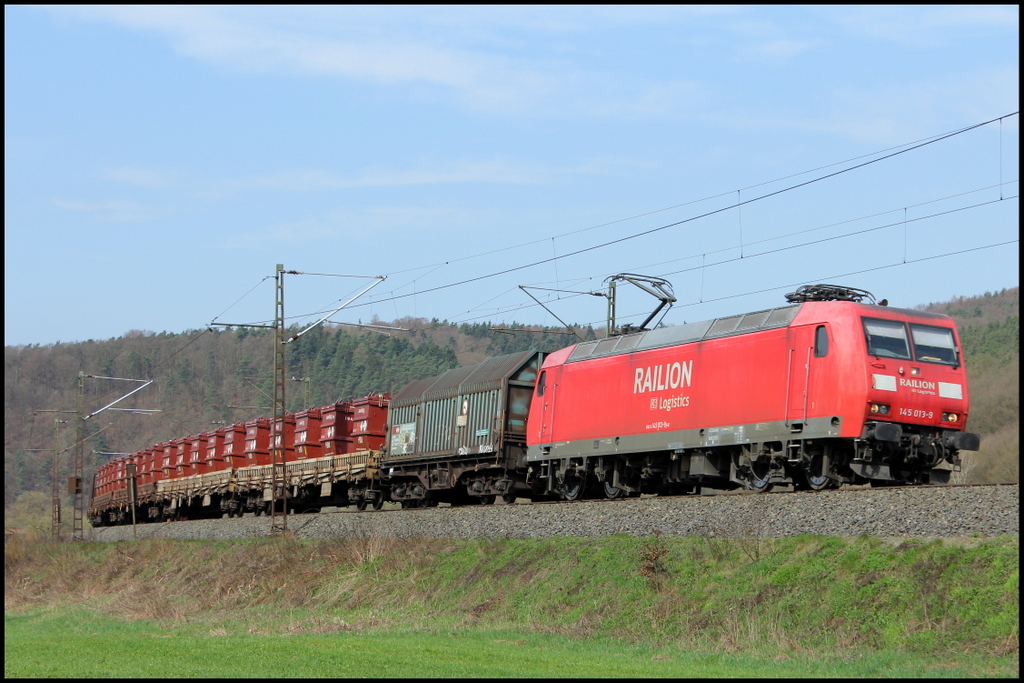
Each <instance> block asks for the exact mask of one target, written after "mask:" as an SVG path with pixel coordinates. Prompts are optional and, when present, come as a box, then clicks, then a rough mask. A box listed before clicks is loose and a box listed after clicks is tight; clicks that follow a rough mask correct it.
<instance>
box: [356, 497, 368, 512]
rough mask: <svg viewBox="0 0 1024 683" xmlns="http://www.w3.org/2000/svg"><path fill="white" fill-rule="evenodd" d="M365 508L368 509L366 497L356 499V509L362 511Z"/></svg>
mask: <svg viewBox="0 0 1024 683" xmlns="http://www.w3.org/2000/svg"><path fill="white" fill-rule="evenodd" d="M365 509H366V498H358V499H356V510H359V511H360V512H362V511H363V510H365Z"/></svg>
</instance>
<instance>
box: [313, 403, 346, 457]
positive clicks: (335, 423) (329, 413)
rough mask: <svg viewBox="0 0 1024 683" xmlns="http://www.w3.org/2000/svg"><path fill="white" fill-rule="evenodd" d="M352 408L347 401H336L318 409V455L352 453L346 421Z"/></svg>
mask: <svg viewBox="0 0 1024 683" xmlns="http://www.w3.org/2000/svg"><path fill="white" fill-rule="evenodd" d="M351 411H352V406H351V404H350V403H348V402H347V401H338V402H337V403H335V404H333V405H329V406H326V407H324V408H321V409H320V443H321V444H323V448H322V449H321V451H320V455H342V454H344V453H351V452H352V450H353V449H352V435H351V434H350V433H349V431H348V430H349V429H350V427H351V425H352V423H351V422H350V421H349V420H348V417H349V415H350V414H351Z"/></svg>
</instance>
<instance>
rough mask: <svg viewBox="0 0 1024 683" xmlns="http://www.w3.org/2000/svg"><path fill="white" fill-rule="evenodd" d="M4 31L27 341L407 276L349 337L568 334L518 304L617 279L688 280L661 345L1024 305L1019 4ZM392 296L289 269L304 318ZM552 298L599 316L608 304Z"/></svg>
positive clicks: (94, 12)
mask: <svg viewBox="0 0 1024 683" xmlns="http://www.w3.org/2000/svg"><path fill="white" fill-rule="evenodd" d="M4 19H5V21H4V31H5V33H4V57H5V59H4V68H5V71H4V95H5V97H4V114H5V116H4V147H5V156H4V164H5V174H4V220H5V230H4V244H5V257H4V265H5V268H4V277H5V296H4V302H5V315H4V322H5V337H4V339H5V344H8V345H11V344H27V343H42V344H47V343H53V342H55V341H58V340H60V341H78V340H84V339H90V338H94V339H105V338H109V337H115V336H119V335H121V334H124V333H125V332H127V331H129V330H133V329H142V330H153V331H162V330H167V331H175V332H178V331H183V330H186V329H200V328H203V327H204V326H205V325H206V324H207V323H208V322H209V321H210V320H212V319H214V318H215V317H216V316H218V315H221V314H223V316H222V317H221V318H219V320H221V321H224V322H256V321H260V320H266V319H267V318H269V317H271V316H272V315H273V291H272V288H271V286H270V285H271V283H270V281H266V282H263V284H262V285H259V286H257V284H258V283H259V282H260V281H261V279H263V278H264V277H265V276H268V275H272V274H273V271H274V266H275V264H277V263H283V264H284V265H285V267H286V268H288V269H295V270H299V271H304V272H311V273H341V274H355V275H367V276H370V275H387V276H388V278H387V280H386V281H384V282H383V283H382V284H380V285H379V286H377V287H376V288H375V289H373V290H372V291H371V294H372V296H369V295H368V296H366V297H364V298H362V299H360V300H359V301H358V302H357V303H358V304H360V305H358V306H355V307H352V308H351V309H350V310H347V311H343V312H341V313H339V314H338V315H337V316H336V317H335V318H334V319H335V320H338V321H347V322H357V321H360V320H361V321H362V322H368V321H370V320H371V319H373V318H374V317H377V318H379V319H381V320H393V319H395V318H398V317H402V316H416V317H424V318H433V317H437V318H442V319H445V318H446V319H448V320H452V321H469V322H480V321H491V322H494V323H496V324H497V323H502V322H510V321H512V320H517V321H519V322H526V323H536V324H558V323H557V321H556V320H555V318H554V317H552V316H551V315H550V314H549V313H547V312H545V311H544V310H543V309H541V308H539V307H537V306H531V304H532V303H533V302H532V300H531V299H530V298H529V297H527V296H526V295H525V294H523V292H521V291H520V290H519V289H518V285H532V286H537V287H546V288H552V289H565V290H571V291H573V292H585V291H591V290H595V289H601V288H602V287H603V285H602V281H603V280H604V278H605V277H607V276H608V275H611V274H614V273H617V272H623V271H626V272H638V273H643V274H648V275H656V276H664V277H666V278H667V279H669V280H670V281H671V282H672V283H673V284H674V286H675V292H676V295H677V297H678V299H679V302H678V304H677V305H676V306H675V307H674V308H673V309H672V311H671V312H670V313H669V314H668V316H667V317H666V318H665V322H666V323H681V322H683V321H684V320H690V321H693V320H702V319H708V318H713V317H717V316H722V315H728V314H732V313H738V312H742V311H749V310H758V309H762V308H768V307H772V306H776V305H781V304H782V303H783V298H782V295H783V294H784V293H785V292H786V291H791V289H792V286H793V285H796V284H811V283H817V282H822V281H835V282H838V283H840V284H846V285H851V286H855V287H861V288H865V289H868V290H871V291H873V292H874V293H875V294H876V295H877V296H878V297H879V298H881V297H886V298H888V299H889V300H890V302H891V303H892V304H893V305H903V306H913V305H916V304H921V303H928V302H931V301H939V300H945V299H948V298H950V297H952V296H955V295H974V294H979V293H982V292H984V291H986V290H996V289H1000V288H1003V287H1010V286H1015V285H1017V284H1018V282H1019V279H1018V272H1019V265H1018V256H1017V254H1018V251H1019V244H1018V243H1017V240H1018V223H1019V218H1018V201H1019V200H1017V199H1016V198H1015V197H1016V196H1017V195H1018V193H1019V182H1018V178H1019V156H1018V148H1019V116H1007V115H1009V114H1012V113H1014V112H1016V111H1017V109H1018V106H1019V102H1018V101H1019V89H1018V80H1019V66H1018V62H1019V48H1018V43H1019V27H1018V22H1019V15H1018V10H1017V8H1016V7H948V6H942V7H920V8H919V7H913V8H910V7H889V6H884V7H842V8H833V7H818V8H813V7H717V6H716V7H712V8H691V7H682V8H680V7H676V8H665V7H656V8H644V7H604V6H602V7H594V8H587V7H568V8H557V7H555V8H549V7H525V8H514V7H498V8H468V9H467V8H462V7H427V8H423V7H367V8H359V7H343V8H318V7H317V8H267V7H259V8H236V7H230V8H206V7H203V8H176V7H175V8H166V7H153V8H120V7H117V8H49V9H46V8H36V7H11V6H7V7H5V9H4ZM1001 117H1005V118H1001ZM986 121H992V123H989V124H988V125H985V126H981V127H979V128H976V129H974V130H971V131H968V132H965V133H962V134H960V135H956V136H953V137H949V138H947V139H945V140H941V141H936V142H933V143H932V144H928V145H926V146H923V147H920V148H919V149H915V150H911V151H905V152H904V153H902V154H899V155H896V156H893V157H891V158H889V159H885V160H879V161H876V163H872V164H869V165H867V166H863V167H862V168H859V169H854V170H849V171H847V172H845V173H841V174H839V175H836V176H834V177H832V178H826V179H822V180H819V181H817V182H813V183H810V184H807V185H804V186H803V187H798V188H795V189H791V190H786V191H783V192H780V193H778V194H775V195H773V196H771V197H767V198H765V199H758V197H760V196H762V195H766V194H769V193H772V192H776V191H778V190H784V189H786V188H788V187H791V186H795V185H799V184H801V183H806V182H807V181H810V180H813V179H815V178H819V177H821V176H824V175H827V174H829V173H834V172H836V171H840V170H843V169H849V168H851V167H853V166H855V165H857V164H861V163H864V162H866V161H872V160H878V159H880V157H881V156H883V155H884V154H891V153H893V152H899V151H903V150H906V149H908V143H913V142H921V141H926V140H929V139H931V138H934V137H935V136H938V135H940V134H943V133H948V132H952V131H956V130H959V129H962V128H965V127H968V126H971V125H974V124H979V123H982V122H986ZM883 150H888V151H886V152H884V153H883ZM853 160H855V161H853ZM754 199H757V201H750V200H754ZM737 202H741V203H742V202H749V203H742V205H741V206H740V207H739V208H737V207H736V206H735V205H736V204H737ZM730 207H732V208H730ZM703 214H710V215H707V216H704V217H703V218H698V217H699V216H702V215H703ZM674 223H678V225H674V226H673V227H664V228H663V229H661V230H656V231H654V232H650V233H649V234H647V235H643V236H638V237H631V238H630V239H625V240H623V239H622V238H626V237H630V236H633V235H637V234H639V233H644V232H646V231H651V230H653V229H655V228H660V227H663V226H668V225H670V224H674ZM616 240H620V241H617V242H615V241H616ZM608 242H615V244H612V245H610V246H605V247H598V245H601V244H604V243H608ZM998 244H1002V246H990V245H998ZM591 247H598V248H593V249H589V248H591ZM584 249H589V250H588V251H585V252H583V253H580V254H576V255H571V254H573V252H576V251H580V250H584ZM972 249H973V250H974V251H966V250H972ZM954 252H965V253H959V254H954ZM946 254H954V255H948V256H947V255H946ZM553 257H561V258H558V259H557V260H552V259H553ZM537 262H543V263H539V264H538V265H534V266H531V267H523V268H520V267H521V266H527V265H528V264H531V263H537ZM514 268H518V269H517V270H513V271H512V272H509V273H505V274H502V275H494V274H495V273H499V272H501V271H505V270H510V269H514ZM477 278H479V279H477ZM464 280H473V281H472V282H470V283H468V284H464V285H460V286H453V287H445V286H446V285H450V284H453V283H458V282H461V281H464ZM366 282H367V281H366V280H360V279H345V278H326V277H316V276H294V277H288V278H287V281H286V292H287V300H286V313H287V314H288V315H290V316H291V315H294V316H300V317H296V318H294V319H293V320H292V322H304V321H306V322H312V320H314V319H315V318H309V317H301V315H303V314H311V313H313V312H316V311H319V310H322V309H324V308H325V307H329V306H330V304H331V303H332V302H335V301H337V300H339V299H343V298H347V296H348V295H349V294H351V293H353V292H354V291H356V290H357V289H358V288H361V287H363V286H365V283H366ZM253 287H256V289H255V290H253V291H252V293H251V294H249V295H248V296H246V297H244V298H242V300H241V302H240V303H238V304H237V305H235V306H234V307H233V308H230V310H228V311H227V313H224V311H225V309H229V307H231V306H232V304H234V303H235V302H236V300H238V299H239V298H240V297H243V295H244V294H245V293H246V292H247V291H249V290H250V289H252V288H253ZM434 288H440V289H436V290H435V291H426V290H431V289H434ZM535 294H536V295H537V296H538V297H540V298H542V299H548V298H550V299H551V302H550V306H551V308H552V310H553V311H554V312H555V313H556V314H557V315H558V316H559V317H561V318H563V319H565V320H569V321H572V322H576V323H587V322H595V323H600V322H602V321H603V319H604V315H605V309H604V302H603V301H602V300H601V299H599V298H596V297H589V296H579V295H576V296H573V295H571V294H569V293H562V294H558V293H554V292H548V291H543V290H540V291H536V292H535ZM649 309H650V304H649V303H648V300H646V299H645V298H644V297H643V295H640V294H638V293H624V294H623V300H622V301H620V305H619V310H620V314H623V315H624V316H625V315H628V314H631V313H633V314H638V315H640V316H641V317H639V318H636V317H634V318H633V322H638V321H639V320H640V319H642V317H643V316H645V315H646V313H647V312H648V310H649Z"/></svg>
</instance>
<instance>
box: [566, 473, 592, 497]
mask: <svg viewBox="0 0 1024 683" xmlns="http://www.w3.org/2000/svg"><path fill="white" fill-rule="evenodd" d="M586 488H587V481H586V477H585V475H584V476H583V477H581V476H578V475H576V474H572V475H568V474H567V475H566V477H565V480H564V481H563V482H562V496H563V497H564V498H565V499H566V500H580V499H581V498H583V492H584V491H585V490H586Z"/></svg>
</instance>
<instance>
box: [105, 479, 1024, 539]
mask: <svg viewBox="0 0 1024 683" xmlns="http://www.w3.org/2000/svg"><path fill="white" fill-rule="evenodd" d="M1019 489H1020V487H1019V485H1018V484H960V485H947V486H892V487H880V488H868V487H864V488H847V489H839V490H833V491H799V492H790V493H788V494H787V495H773V494H772V493H753V492H740V493H726V494H720V495H714V496H710V495H699V496H698V495H693V496H664V497H662V496H650V497H647V496H642V497H640V498H627V499H619V500H584V501H578V502H573V503H568V502H565V501H549V502H537V503H530V504H508V505H486V506H485V505H479V506H466V507H456V508H441V507H430V508H412V509H392V510H387V509H385V510H379V511H367V512H354V511H353V512H345V511H338V513H330V512H327V513H320V514H296V515H292V516H290V517H289V523H288V526H289V530H290V531H291V532H292V533H294V534H295V535H296V536H298V537H300V538H334V537H353V536H363V537H365V536H372V535H386V536H400V537H406V538H416V537H429V538H528V537H538V536H583V537H595V536H604V535H608V534H618V533H626V534H631V535H637V536H646V535H649V534H652V533H656V532H657V533H661V534H664V535H668V536H685V535H705V536H715V537H747V536H791V535H796V534H802V533H811V534H828V535H840V536H857V535H860V534H871V535H878V536H900V537H942V536H970V535H979V534H980V535H987V536H991V535H1000V534H1017V533H1019V517H1020V502H1019ZM392 513H406V514H392ZM268 526H269V520H268V519H267V518H266V517H252V516H248V517H244V518H241V519H237V518H236V519H219V520H218V519H208V520H195V521H180V522H169V523H155V524H141V525H138V527H137V529H136V532H135V533H136V535H137V537H138V538H178V539H207V540H222V539H230V538H256V537H262V536H266V535H267V533H268ZM132 537H133V532H132V527H131V526H118V527H105V528H101V529H95V530H93V532H92V538H93V539H94V540H97V541H117V540H130V539H132Z"/></svg>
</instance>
